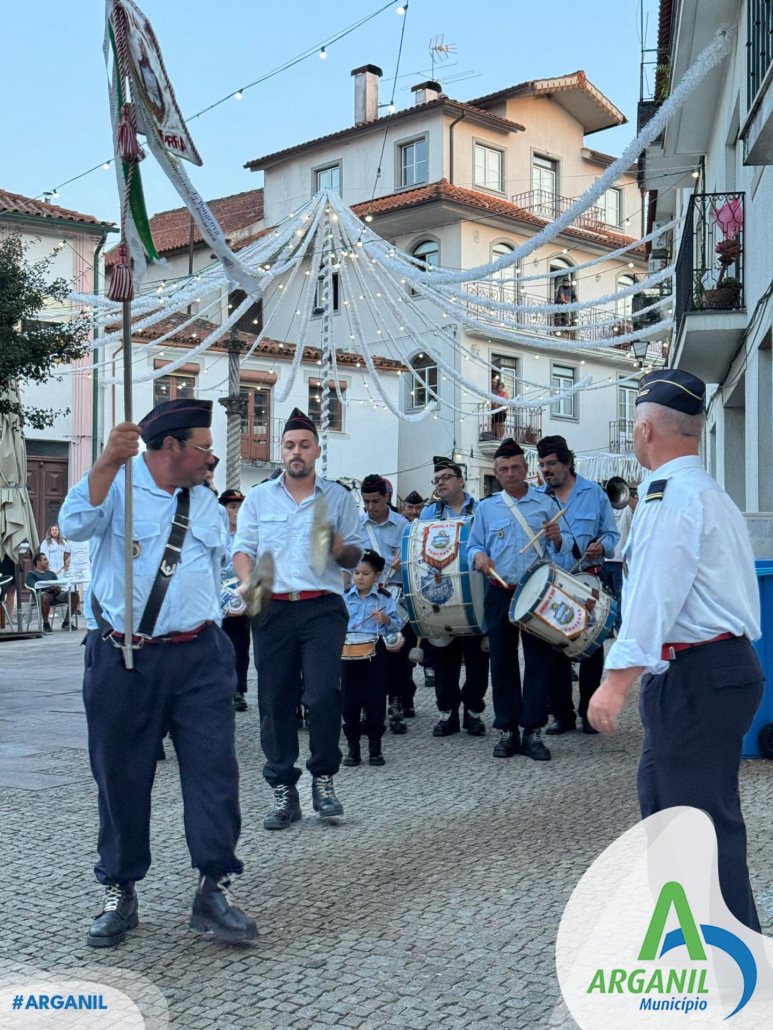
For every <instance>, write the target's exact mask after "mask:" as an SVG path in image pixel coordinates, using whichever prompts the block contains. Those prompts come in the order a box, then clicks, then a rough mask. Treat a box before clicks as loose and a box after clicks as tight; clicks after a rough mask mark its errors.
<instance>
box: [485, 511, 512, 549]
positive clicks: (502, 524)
mask: <svg viewBox="0 0 773 1030" xmlns="http://www.w3.org/2000/svg"><path fill="white" fill-rule="evenodd" d="M512 521H513V520H512V519H511V518H506V519H496V520H495V521H494V522H489V526H488V545H489V558H493V559H496V558H497V556H498V555H500V554H502V552H503V551H505V550H506V549H507V548H508V546H511V541H510V539H508V538H509V536H510V534H509V533H508V529H509V527H510V524H511V523H512Z"/></svg>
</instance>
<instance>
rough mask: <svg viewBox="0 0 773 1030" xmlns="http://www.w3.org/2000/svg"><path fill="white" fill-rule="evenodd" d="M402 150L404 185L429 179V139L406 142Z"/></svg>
mask: <svg viewBox="0 0 773 1030" xmlns="http://www.w3.org/2000/svg"><path fill="white" fill-rule="evenodd" d="M401 150H402V185H403V186H415V185H416V183H419V182H426V181H427V141H426V139H420V140H416V142H415V143H406V144H405V146H403V147H401Z"/></svg>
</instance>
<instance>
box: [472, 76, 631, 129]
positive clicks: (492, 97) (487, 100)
mask: <svg viewBox="0 0 773 1030" xmlns="http://www.w3.org/2000/svg"><path fill="white" fill-rule="evenodd" d="M571 89H581V90H584V91H585V92H586V93H588V95H589V96H591V97H592V98H593V100H595V102H596V103H597V104H598V105H599V106H600V107H603V108H604V109H605V110H606V111H607V112H608V113H609V114H610V116H612V117H613V123H612V124H616V125H623V124H624V123H625V122H626V121H627V119H626V117H625V115H624V114H623V112H622V111H620V110H619V109H618V108H617V107H616V106H615V104H613V103H612V101H611V100H610V99H609V97H607V96H605V95H604V94H603V93H602V92H601V90H600V89H599V88H598V87H597V86H594V85H593V83H592V82H590V81H589V79H588V76H587V75H586V74H585V72H584V71H583V70H582V69H578V70H577V71H576V72H569V73H568V74H566V75H552V76H549V77H547V78H542V79H529V80H527V81H526V82H518V83H516V85H515V86H508V87H507V88H505V89H498V90H496V91H495V92H494V93H487V94H486V96H483V97H476V98H475V99H474V100H471V101H470V103H471V104H475V105H477V106H478V107H486V106H487V105H488V104H491V103H493V102H494V101H497V100H504V99H505V98H506V97H508V96H510V95H511V94H513V93H516V92H520V93H521V95H528V94H529V93H531V94H532V95H534V96H539V95H549V94H552V93H562V92H566V91H567V90H571Z"/></svg>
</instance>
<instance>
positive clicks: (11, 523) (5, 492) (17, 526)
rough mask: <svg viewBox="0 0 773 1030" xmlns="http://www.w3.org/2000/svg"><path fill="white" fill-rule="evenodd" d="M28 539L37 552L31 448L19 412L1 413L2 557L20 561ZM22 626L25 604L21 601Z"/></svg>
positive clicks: (0, 487) (0, 507)
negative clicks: (30, 490)
mask: <svg viewBox="0 0 773 1030" xmlns="http://www.w3.org/2000/svg"><path fill="white" fill-rule="evenodd" d="M24 543H28V544H29V546H30V547H31V548H32V551H33V553H34V551H35V550H37V547H38V543H39V538H38V531H37V527H36V525H35V518H34V516H33V514H32V506H31V505H30V498H29V494H28V492H27V450H26V448H25V446H24V436H23V434H22V431H21V425H20V422H19V416H18V415H8V414H0V559H2V558H4V557H5V556H6V555H8V556H9V557H10V558H11V561H13V562H15V563H18V561H19V548H20V547H21V545H22V544H24ZM16 585H17V611H18V613H19V628H20V629H21V606H20V605H19V604H18V601H19V597H18V588H19V585H20V584H19V583H18V582H17V584H16Z"/></svg>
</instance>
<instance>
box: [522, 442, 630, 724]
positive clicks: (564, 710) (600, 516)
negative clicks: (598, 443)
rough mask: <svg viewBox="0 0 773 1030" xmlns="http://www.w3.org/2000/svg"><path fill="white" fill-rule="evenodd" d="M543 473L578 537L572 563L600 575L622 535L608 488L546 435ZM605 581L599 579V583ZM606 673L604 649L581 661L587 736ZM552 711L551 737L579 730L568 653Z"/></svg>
mask: <svg viewBox="0 0 773 1030" xmlns="http://www.w3.org/2000/svg"><path fill="white" fill-rule="evenodd" d="M537 457H538V459H539V470H540V473H541V475H542V478H543V479H544V480H545V486H544V487H543V489H544V491H545V492H546V493H547V494H548V495H549V496H551V497H553V498H554V500H555V503H556V504H557V505H558V508H557V510H559V509H561V508H564V509H565V511H566V514H565V515H564V518H563V519H562V520H561V521H562V524H564V523H565V524H568V526H569V528H570V530H571V532H572V536H573V537H574V543H575V547H574V553H573V556H572V557H573V559H574V560H573V562H572V564H576V563H577V562H580V559H583V560H582V561H581V562H580V565H579V571H580V572H587V573H589V574H590V575H592V576H599V575H600V573H601V568H602V565H603V563H604V559H605V558H611V557H612V556H613V555H614V553H615V544H616V543H617V541H618V540H619V539H620V531H619V530H618V528H617V523H616V522H615V513H614V511H613V509H612V505H611V504H610V502H609V498H608V497H607V495H606V493H605V492H604V490H603V489H602V488H601V487H600V486H599V484H598V483H592V482H591V481H590V480H589V479H585V478H584V477H583V476H580V475H578V474H577V472H576V471H575V468H574V454H573V453H572V452H571V451H570V450H569V447H568V446H567V443H566V440H565V439H564V438H563V436H544V437H543V438H542V439H541V440H540V441H539V442H538V443H537ZM599 582H600V580H599ZM603 671H604V648H603V647H599V648H597V649H596V650H595V651H594V652H593V654H592V655H590V656H589V657H588V658H584V659H583V660H582V661H581V662H580V704H579V706H578V710H579V716H580V718H581V719H582V728H583V731H584V732H585V733H595V732H596V731H595V730H594V729H593V727H592V726H591V724H590V723H589V722H588V702H589V701H590V699H591V697H592V696H593V693H594V691H595V690H597V689H598V685H599V683H601V674H602V672H603ZM550 710H551V712H552V714H553V721H552V722H551V724H550V725H549V726H548V728H547V729H546V730H545V733H546V734H548V735H550V736H556V735H558V734H560V733H569V732H570V731H572V730H574V729H575V728H576V723H575V714H574V706H573V704H572V663H571V661H570V660H569V659H568V658H566V657H565V656H564V655H561V654H558V653H557V654H556V675H555V678H554V680H553V685H552V687H551V691H550Z"/></svg>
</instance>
